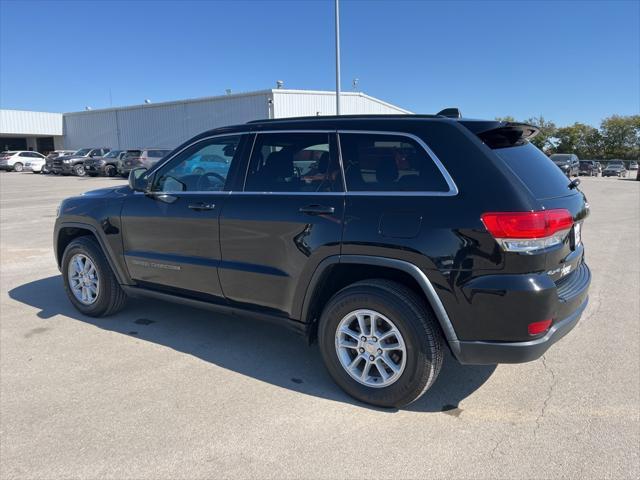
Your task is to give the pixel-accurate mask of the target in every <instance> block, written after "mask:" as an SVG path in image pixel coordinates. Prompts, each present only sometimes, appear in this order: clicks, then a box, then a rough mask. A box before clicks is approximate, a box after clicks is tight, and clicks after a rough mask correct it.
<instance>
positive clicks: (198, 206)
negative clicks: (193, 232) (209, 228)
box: [189, 202, 216, 212]
mask: <svg viewBox="0 0 640 480" xmlns="http://www.w3.org/2000/svg"><path fill="white" fill-rule="evenodd" d="M189 208H190V209H191V210H195V211H196V212H201V211H203V210H213V209H214V208H216V206H215V204H213V203H205V202H199V203H192V204H191V205H189Z"/></svg>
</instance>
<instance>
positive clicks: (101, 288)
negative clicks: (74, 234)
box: [62, 236, 126, 317]
mask: <svg viewBox="0 0 640 480" xmlns="http://www.w3.org/2000/svg"><path fill="white" fill-rule="evenodd" d="M62 277H63V280H64V288H65V290H66V292H67V296H68V297H69V300H71V303H73V305H74V306H75V307H76V308H77V309H78V310H79V311H80V312H82V313H84V314H85V315H90V316H92V317H103V316H107V315H111V314H113V313H116V312H117V311H118V310H120V309H121V308H122V306H123V305H124V302H125V300H126V296H125V293H124V291H123V290H122V289H121V288H120V285H119V284H118V281H117V279H116V277H115V275H114V274H113V272H112V271H111V267H110V266H109V263H108V262H107V259H106V257H105V256H104V253H102V249H101V248H100V246H99V245H98V243H97V242H96V241H95V240H94V239H93V238H92V237H89V236H84V237H80V238H77V239H75V240H73V241H72V242H71V243H70V244H69V245H68V246H67V248H66V249H65V251H64V254H63V256H62Z"/></svg>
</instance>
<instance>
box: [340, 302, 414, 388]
mask: <svg viewBox="0 0 640 480" xmlns="http://www.w3.org/2000/svg"><path fill="white" fill-rule="evenodd" d="M335 348H336V353H337V355H338V359H339V361H340V365H342V368H344V370H345V371H346V372H347V373H348V374H349V376H350V377H351V378H353V379H354V380H356V381H357V382H359V383H361V384H363V385H366V386H367V387H374V388H382V387H388V386H389V385H391V384H393V383H395V382H396V381H397V380H398V379H399V378H400V376H401V375H402V372H403V371H404V368H405V365H406V362H407V347H406V345H405V342H404V339H403V338H402V335H401V333H400V331H399V330H398V328H397V327H396V326H395V324H394V323H393V322H392V321H391V320H389V319H388V318H387V317H385V316H384V315H382V314H381V313H379V312H376V311H374V310H367V309H360V310H355V311H353V312H351V313H349V314H347V315H346V316H345V317H344V318H343V319H342V320H341V321H340V323H339V324H338V328H337V329H336V334H335Z"/></svg>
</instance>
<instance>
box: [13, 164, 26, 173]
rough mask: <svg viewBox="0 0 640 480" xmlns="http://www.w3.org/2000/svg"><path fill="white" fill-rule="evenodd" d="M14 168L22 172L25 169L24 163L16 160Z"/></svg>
mask: <svg viewBox="0 0 640 480" xmlns="http://www.w3.org/2000/svg"><path fill="white" fill-rule="evenodd" d="M13 170H14V171H15V172H21V171H23V170H24V165H22V163H20V162H16V163H14V164H13Z"/></svg>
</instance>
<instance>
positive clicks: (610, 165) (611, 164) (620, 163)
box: [609, 162, 622, 168]
mask: <svg viewBox="0 0 640 480" xmlns="http://www.w3.org/2000/svg"><path fill="white" fill-rule="evenodd" d="M621 166H622V162H611V163H609V167H614V168H617V167H621Z"/></svg>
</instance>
